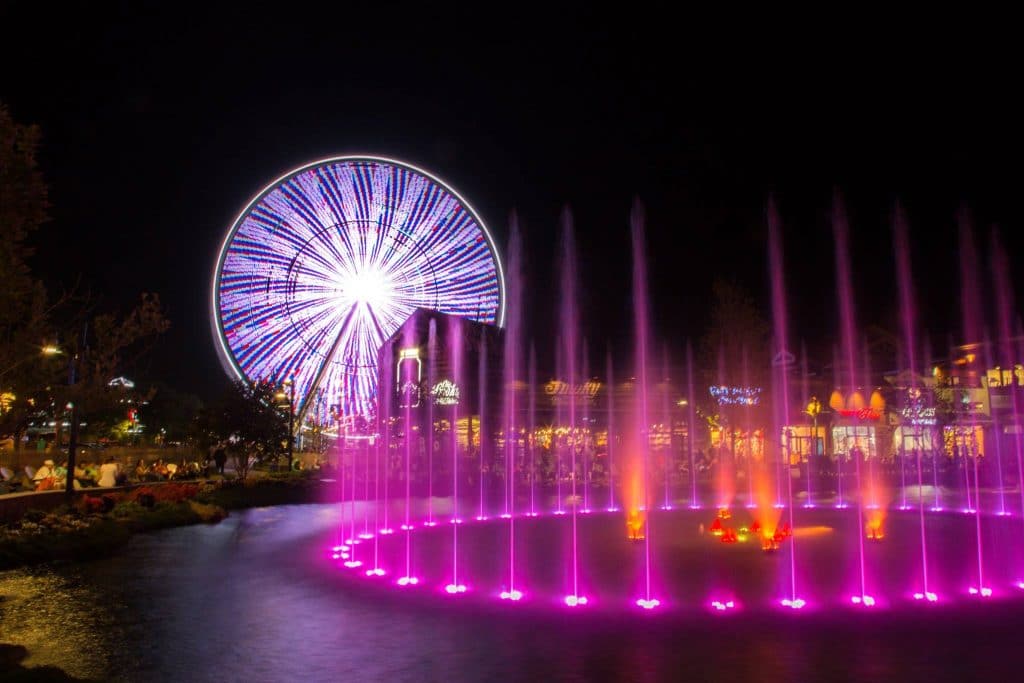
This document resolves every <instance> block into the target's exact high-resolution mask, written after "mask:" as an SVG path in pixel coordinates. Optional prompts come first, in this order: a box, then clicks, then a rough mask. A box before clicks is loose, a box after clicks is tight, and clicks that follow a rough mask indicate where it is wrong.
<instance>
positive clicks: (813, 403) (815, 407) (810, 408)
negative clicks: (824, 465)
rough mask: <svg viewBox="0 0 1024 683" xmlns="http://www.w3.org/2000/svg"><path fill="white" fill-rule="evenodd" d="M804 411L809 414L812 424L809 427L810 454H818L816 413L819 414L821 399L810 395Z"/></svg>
mask: <svg viewBox="0 0 1024 683" xmlns="http://www.w3.org/2000/svg"><path fill="white" fill-rule="evenodd" d="M804 412H805V413H806V414H808V415H810V416H811V420H812V422H813V426H812V427H811V455H818V453H817V451H818V415H821V401H819V400H818V397H817V396H811V400H810V402H808V404H807V408H806V409H805V410H804Z"/></svg>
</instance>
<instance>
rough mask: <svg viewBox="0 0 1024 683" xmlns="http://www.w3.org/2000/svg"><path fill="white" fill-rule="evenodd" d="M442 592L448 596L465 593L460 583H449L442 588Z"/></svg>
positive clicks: (464, 588)
mask: <svg viewBox="0 0 1024 683" xmlns="http://www.w3.org/2000/svg"><path fill="white" fill-rule="evenodd" d="M444 592H445V593H447V594H448V595H458V594H459V593H465V592H466V586H465V585H464V584H461V583H449V584H448V585H447V586H445V587H444Z"/></svg>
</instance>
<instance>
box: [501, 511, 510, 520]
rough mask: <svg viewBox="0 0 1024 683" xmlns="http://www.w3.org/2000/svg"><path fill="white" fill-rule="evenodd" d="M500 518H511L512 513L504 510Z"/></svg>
mask: <svg viewBox="0 0 1024 683" xmlns="http://www.w3.org/2000/svg"><path fill="white" fill-rule="evenodd" d="M501 518H502V519H512V515H510V514H509V513H507V512H506V513H505V514H503V515H502V516H501Z"/></svg>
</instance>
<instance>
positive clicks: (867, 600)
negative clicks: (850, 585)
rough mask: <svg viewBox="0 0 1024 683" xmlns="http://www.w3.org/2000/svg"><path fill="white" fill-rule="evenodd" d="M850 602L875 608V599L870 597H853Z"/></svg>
mask: <svg viewBox="0 0 1024 683" xmlns="http://www.w3.org/2000/svg"><path fill="white" fill-rule="evenodd" d="M850 602H852V603H853V604H855V605H864V606H865V607H874V606H875V599H874V598H873V597H871V596H870V595H854V596H853V597H851V598H850Z"/></svg>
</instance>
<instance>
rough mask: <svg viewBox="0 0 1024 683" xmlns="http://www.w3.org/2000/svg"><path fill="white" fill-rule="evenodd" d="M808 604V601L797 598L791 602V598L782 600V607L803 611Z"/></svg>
mask: <svg viewBox="0 0 1024 683" xmlns="http://www.w3.org/2000/svg"><path fill="white" fill-rule="evenodd" d="M806 604H807V601H806V600H804V599H803V598H796V599H794V600H790V599H789V598H783V599H782V606H783V607H789V608H790V609H803V608H804V606H805V605H806Z"/></svg>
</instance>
